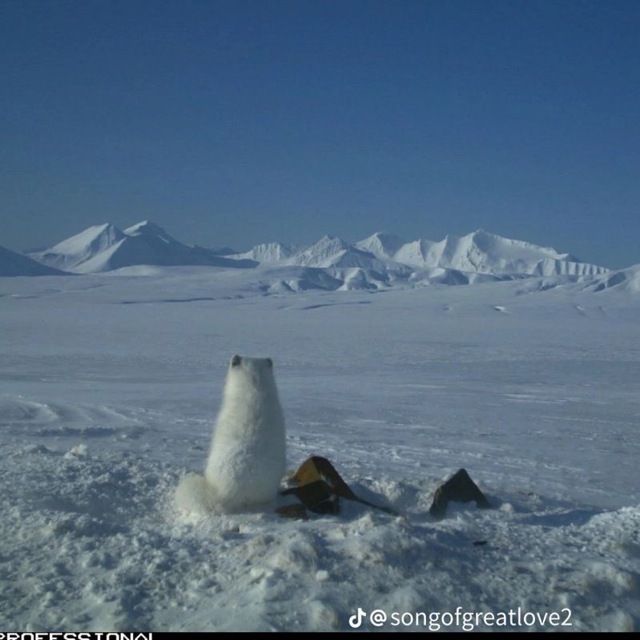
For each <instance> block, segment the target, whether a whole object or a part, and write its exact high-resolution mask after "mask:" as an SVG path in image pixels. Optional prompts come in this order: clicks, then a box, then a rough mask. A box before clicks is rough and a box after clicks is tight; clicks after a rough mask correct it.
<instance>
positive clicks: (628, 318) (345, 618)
mask: <svg viewBox="0 0 640 640" xmlns="http://www.w3.org/2000/svg"><path fill="white" fill-rule="evenodd" d="M256 278H257V275H256V272H255V271H254V270H238V269H236V270H231V269H230V270H224V269H217V268H215V267H210V268H207V267H202V268H144V267H132V268H130V269H128V270H121V271H116V272H110V273H109V274H102V275H86V276H76V277H69V276H67V277H56V276H52V277H30V278H26V277H25V278H21V277H18V278H2V279H0V296H1V297H0V380H1V386H0V447H1V449H0V450H1V452H2V459H3V464H2V466H1V467H0V504H1V512H2V518H0V628H1V629H4V630H23V631H41V630H42V631H45V630H46V631H65V630H68V631H78V630H98V631H104V630H140V631H187V630H190V631H217V630H236V631H251V630H259V631H262V630H278V631H296V630H309V631H311V630H313V631H316V630H317V631H324V630H350V629H351V628H352V627H351V626H350V622H349V621H350V619H352V621H355V620H356V618H359V619H360V622H361V626H360V627H359V628H360V629H367V630H373V629H380V630H391V631H393V630H399V631H403V630H438V629H442V630H469V629H478V630H506V629H513V630H516V631H526V630H531V629H537V630H560V631H582V630H588V631H591V630H604V631H611V630H634V629H635V630H638V629H639V628H640V533H639V525H640V474H638V462H639V461H640V438H639V437H638V427H639V425H640V340H639V334H640V296H638V294H637V293H634V292H633V291H620V290H616V289H606V290H602V291H594V290H593V289H589V290H585V289H584V287H583V285H582V284H580V283H573V284H566V285H564V286H558V287H555V288H552V289H549V290H540V289H545V285H544V282H542V281H540V280H537V279H523V280H514V281H508V282H495V283H492V282H488V283H484V284H478V285H474V286H459V287H448V286H425V287H423V288H420V287H417V288H414V289H406V290H404V289H394V290H389V291H380V292H376V293H367V292H363V291H354V292H349V291H336V292H322V291H309V292H301V293H295V294H294V293H283V294H273V295H265V294H264V292H265V288H264V287H262V286H259V285H258V283H256ZM234 353H239V354H241V355H249V356H271V357H272V358H273V360H274V363H275V375H276V381H277V383H278V387H279V391H280V397H281V401H282V404H283V407H284V410H285V416H286V421H287V447H288V452H287V453H288V461H289V466H290V468H291V469H295V468H296V467H297V466H298V465H299V464H300V463H301V462H302V461H303V460H304V459H305V458H306V457H308V456H310V455H313V454H318V455H323V456H325V457H328V458H329V459H330V460H331V461H332V462H333V464H334V465H335V467H336V468H337V469H338V471H339V472H340V473H341V474H342V476H343V477H344V479H345V480H346V481H347V482H348V483H349V484H350V486H351V487H352V488H353V489H354V490H355V492H356V493H359V494H361V495H362V496H363V497H368V498H370V499H371V500H373V501H378V502H380V503H386V504H389V505H392V506H393V507H394V508H395V509H397V510H398V511H400V512H401V513H402V514H403V515H402V516H401V517H394V516H390V515H387V514H386V513H383V512H380V511H374V510H370V509H368V508H366V507H364V506H360V505H356V504H353V503H347V504H345V508H344V511H343V513H342V514H341V515H339V516H314V517H312V518H311V519H309V520H308V521H297V520H289V519H283V518H280V517H278V516H277V515H275V514H274V513H271V512H263V513H246V514H241V515H233V516H211V517H208V518H206V517H205V518H195V517H186V516H184V515H181V514H179V513H178V512H177V510H176V509H175V507H174V505H173V503H172V493H173V490H174V489H175V487H176V485H177V484H178V482H179V479H180V478H181V477H182V476H183V475H184V474H186V473H187V472H190V471H201V470H202V469H203V467H204V464H205V460H206V455H207V451H208V447H209V442H210V437H211V428H212V424H213V421H214V419H215V415H216V412H217V409H218V406H219V401H220V393H221V390H222V384H223V380H224V375H225V371H226V366H227V362H228V360H229V358H230V357H231V356H232V355H233V354H234ZM460 467H464V468H466V469H467V471H468V472H469V474H470V475H471V477H472V478H473V479H474V480H475V481H476V482H477V484H478V485H479V486H480V488H481V489H482V490H483V491H484V492H485V494H486V495H487V496H488V498H489V500H490V501H491V502H492V503H493V504H494V505H495V507H496V508H495V509H492V510H488V511H486V510H478V509H476V508H475V507H474V506H473V505H455V506H453V507H452V508H450V509H449V513H448V516H447V518H445V519H444V520H441V521H437V520H435V519H433V518H431V516H430V515H429V513H428V510H429V506H430V504H431V499H432V496H433V491H434V489H435V488H436V487H437V485H438V484H439V483H440V482H442V481H443V480H444V479H446V478H447V477H448V476H449V475H450V474H452V473H453V472H455V471H456V470H457V469H459V468H460ZM378 610H379V611H378ZM374 611H376V615H373V616H372V615H370V614H372V612H374ZM358 612H360V615H358ZM380 612H383V614H384V616H386V622H382V618H383V617H384V616H383V615H382V613H380ZM364 614H366V615H364ZM476 614H477V615H476ZM353 616H355V617H353ZM352 617H353V618H352ZM380 622H382V624H381V625H380V626H376V624H380Z"/></svg>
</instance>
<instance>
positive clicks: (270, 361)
mask: <svg viewBox="0 0 640 640" xmlns="http://www.w3.org/2000/svg"><path fill="white" fill-rule="evenodd" d="M267 364H268V365H269V367H270V368H271V369H273V360H272V359H271V358H267Z"/></svg>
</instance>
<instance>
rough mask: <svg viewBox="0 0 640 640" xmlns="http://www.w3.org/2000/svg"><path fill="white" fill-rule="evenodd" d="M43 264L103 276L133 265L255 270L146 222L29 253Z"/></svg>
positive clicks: (98, 229)
mask: <svg viewBox="0 0 640 640" xmlns="http://www.w3.org/2000/svg"><path fill="white" fill-rule="evenodd" d="M29 255H30V257H32V258H34V259H35V260H38V261H39V262H41V263H42V264H45V265H47V266H51V267H55V268H58V269H64V270H66V271H71V272H73V273H99V272H102V271H111V270H113V269H119V268H122V267H129V266H133V265H157V266H182V265H200V266H204V265H206V266H217V267H251V266H255V265H256V263H255V262H251V261H249V260H230V259H228V258H226V257H223V256H221V255H219V254H218V253H216V252H214V251H212V250H209V249H205V248H203V247H198V246H188V245H185V244H182V243H181V242H179V241H178V240H176V239H175V238H173V237H171V236H170V235H169V234H168V233H167V232H166V231H165V230H164V229H162V228H161V227H159V226H158V225H156V224H154V223H153V222H150V221H148V220H145V221H143V222H139V223H138V224H135V225H133V226H131V227H129V228H128V229H125V230H124V231H121V230H120V229H118V228H117V227H115V226H114V225H112V224H101V225H96V226H92V227H89V228H88V229H85V230H84V231H82V232H80V233H79V234H77V235H75V236H72V237H71V238H68V239H66V240H63V241H62V242H59V243H58V244H56V245H55V246H53V247H51V248H50V249H45V250H44V251H40V252H36V253H32V254H29Z"/></svg>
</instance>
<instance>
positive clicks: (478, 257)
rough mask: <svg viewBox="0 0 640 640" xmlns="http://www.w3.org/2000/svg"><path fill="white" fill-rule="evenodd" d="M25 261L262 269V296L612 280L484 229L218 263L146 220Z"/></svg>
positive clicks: (326, 243) (83, 235)
mask: <svg viewBox="0 0 640 640" xmlns="http://www.w3.org/2000/svg"><path fill="white" fill-rule="evenodd" d="M26 256H27V257H29V258H31V259H33V260H35V261H37V263H39V264H42V265H45V266H47V267H51V268H54V269H58V270H63V271H66V272H70V273H75V274H88V273H101V272H106V271H114V270H117V269H121V268H124V267H132V266H142V265H149V266H162V267H165V266H214V267H226V268H256V267H262V270H261V272H260V273H261V274H264V273H267V272H268V273H269V274H270V277H271V278H272V281H271V282H270V283H267V284H266V285H265V290H272V291H280V290H281V291H304V290H306V289H308V288H329V289H332V290H335V289H344V290H347V289H349V290H351V289H363V290H379V289H385V288H389V287H392V286H424V285H429V284H446V285H459V284H474V283H479V282H486V281H491V280H505V279H514V278H522V277H551V278H557V279H558V281H561V280H567V279H570V280H578V279H585V282H586V281H591V280H594V279H596V278H602V277H604V278H606V277H607V276H608V275H611V271H610V270H609V269H607V268H606V267H602V266H599V265H594V264H590V263H586V262H582V261H580V260H579V259H578V258H576V257H575V256H574V255H572V254H570V253H561V252H559V251H557V250H556V249H554V248H552V247H542V246H538V245H535V244H532V243H529V242H526V241H523V240H513V239H509V238H505V237H503V236H499V235H497V234H493V233H490V232H488V231H486V230H484V229H482V228H480V229H476V230H475V231H472V232H471V233H469V234H466V235H464V236H455V235H447V236H445V237H444V238H443V239H442V240H438V241H433V240H428V239H426V238H418V239H416V240H410V241H406V240H404V239H403V238H401V237H399V236H397V235H395V234H393V233H391V232H388V231H378V232H375V233H373V234H372V235H370V236H368V237H367V238H364V239H363V240H360V241H357V242H353V243H350V242H347V241H345V240H343V239H342V238H339V237H336V236H333V235H328V234H327V235H324V236H323V237H322V238H320V239H319V240H317V241H316V242H313V243H311V244H309V245H303V246H294V245H288V244H284V243H280V242H270V243H262V244H258V245H255V246H254V247H252V248H251V249H250V250H249V251H244V252H235V251H234V250H232V249H225V250H224V255H221V253H220V251H219V250H218V251H214V250H213V249H207V248H204V247H200V246H197V245H193V246H192V245H186V244H184V243H182V242H180V241H178V240H176V239H175V238H173V237H172V236H171V235H169V234H168V233H167V232H166V231H165V230H164V229H163V228H162V227H160V226H159V225H157V224H156V223H155V222H153V221H151V220H143V221H141V222H138V223H136V224H133V225H131V226H130V227H127V228H126V229H124V230H121V229H119V228H118V227H116V226H114V225H113V224H111V223H103V224H98V225H92V226H90V227H88V228H87V229H84V230H83V231H81V232H80V233H78V234H75V235H74V236H71V237H69V238H66V239H65V240H62V241H61V242H58V243H57V244H55V245H53V246H52V247H50V248H48V249H44V250H40V251H36V252H30V253H27V254H26ZM265 269H266V271H265ZM280 277H282V279H279V278H280Z"/></svg>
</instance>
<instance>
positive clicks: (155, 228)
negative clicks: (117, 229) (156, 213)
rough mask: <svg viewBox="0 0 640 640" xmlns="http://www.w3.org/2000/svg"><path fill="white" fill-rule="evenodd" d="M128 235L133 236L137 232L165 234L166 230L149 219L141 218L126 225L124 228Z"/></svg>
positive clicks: (156, 234)
mask: <svg viewBox="0 0 640 640" xmlns="http://www.w3.org/2000/svg"><path fill="white" fill-rule="evenodd" d="M124 232H125V233H126V234H127V235H128V236H135V235H139V234H145V235H154V236H166V235H167V232H166V231H165V230H164V229H163V228H162V227H160V226H159V225H157V224H156V223H155V222H152V221H151V220H142V221H141V222H137V223H136V224H134V225H132V226H130V227H128V228H127V229H125V230H124Z"/></svg>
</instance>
